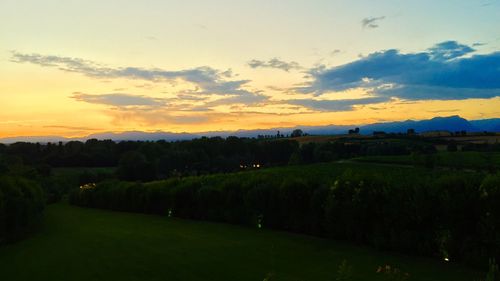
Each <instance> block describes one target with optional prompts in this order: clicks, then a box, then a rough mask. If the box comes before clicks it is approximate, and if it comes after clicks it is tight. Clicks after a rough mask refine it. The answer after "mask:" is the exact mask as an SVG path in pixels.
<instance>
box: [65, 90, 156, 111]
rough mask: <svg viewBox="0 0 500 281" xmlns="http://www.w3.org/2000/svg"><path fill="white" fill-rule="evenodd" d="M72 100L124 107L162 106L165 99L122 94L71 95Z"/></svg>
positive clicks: (77, 93)
mask: <svg viewBox="0 0 500 281" xmlns="http://www.w3.org/2000/svg"><path fill="white" fill-rule="evenodd" d="M72 98H73V99H75V100H77V101H83V102H87V103H94V104H104V105H111V106H117V107H125V106H164V105H165V104H166V100H165V99H159V98H152V97H147V96H142V95H131V94H122V93H111V94H98V95H91V94H85V93H79V92H76V93H73V96H72Z"/></svg>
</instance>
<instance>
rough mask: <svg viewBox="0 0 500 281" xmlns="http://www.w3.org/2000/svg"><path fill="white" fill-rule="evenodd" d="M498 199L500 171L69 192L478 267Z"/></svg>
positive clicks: (112, 185) (496, 252)
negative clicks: (436, 257) (496, 173)
mask: <svg viewBox="0 0 500 281" xmlns="http://www.w3.org/2000/svg"><path fill="white" fill-rule="evenodd" d="M382 175H383V176H382ZM499 200H500V175H487V174H483V173H475V172H474V173H462V174H457V173H454V172H452V171H430V170H424V169H413V170H411V169H404V168H401V169H395V168H390V169H389V168H387V167H378V168H375V167H370V166H368V165H367V166H364V165H360V164H357V165H351V164H344V165H340V164H316V165H308V166H296V167H287V168H275V169H269V170H262V171H255V172H245V173H235V174H226V175H212V176H199V177H186V178H174V179H169V180H165V181H157V182H151V183H139V182H136V183H133V182H124V181H105V182H102V183H99V184H97V185H94V184H88V185H83V186H82V187H81V188H80V189H79V190H77V191H75V192H73V193H72V194H71V196H70V201H71V203H73V204H76V205H80V206H87V207H98V208H105V209H112V210H119V211H131V212H143V213H153V214H160V215H166V216H176V217H180V218H188V219H197V220H209V221H216V222H227V223H233V224H244V225H251V226H256V227H266V228H272V229H279V230H287V231H293V232H299V233H307V234H312V235H317V236H323V237H330V238H333V239H340V240H351V241H354V242H358V243H362V244H368V245H371V246H373V247H376V248H378V249H383V250H394V251H400V252H403V253H406V254H417V255H426V256H439V257H440V258H443V259H446V260H450V259H451V260H456V261H461V262H465V263H469V264H477V265H484V264H487V261H488V258H491V257H497V258H499V257H500V237H498V233H500V232H499V231H500V229H499V228H500V206H499V205H498V204H497V203H498V202H499Z"/></svg>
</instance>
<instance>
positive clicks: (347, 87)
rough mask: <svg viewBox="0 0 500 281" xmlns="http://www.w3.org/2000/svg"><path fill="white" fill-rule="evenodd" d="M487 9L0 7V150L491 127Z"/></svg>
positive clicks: (297, 1) (494, 58) (315, 3)
mask: <svg viewBox="0 0 500 281" xmlns="http://www.w3.org/2000/svg"><path fill="white" fill-rule="evenodd" d="M499 27H500V0H475V1H471V0H443V1H435V0H433V1H430V0H419V1H409V0H408V1H405V0H377V1H373V0H349V1H348V0H275V1H272V0H251V1H250V0H248V1H247V0H240V1H234V0H232V1H230V0H212V1H205V0H163V1H159V0H158V1H155V0H143V1H132V0H116V1H114V0H99V1H97V0H85V1H72V0H64V1H63V0H60V1H56V0H44V1H38V0H36V1H35V0H32V1H26V0H1V1H0V104H1V107H0V108H1V110H0V137H10V136H49V135H58V136H65V137H81V136H86V135H89V134H92V133H97V132H105V131H106V132H108V131H112V132H122V131H135V130H140V131H147V132H153V131H169V132H205V131H218V130H238V129H257V128H276V127H293V126H297V125H299V126H300V125H304V126H305V125H328V124H338V125H347V124H367V123H374V122H385V121H397V120H407V119H415V120H419V119H428V118H432V117H435V116H450V115H460V116H462V117H464V118H467V119H486V118H497V117H500V28H499Z"/></svg>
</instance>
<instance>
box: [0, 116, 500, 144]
mask: <svg viewBox="0 0 500 281" xmlns="http://www.w3.org/2000/svg"><path fill="white" fill-rule="evenodd" d="M356 127H358V128H360V133H361V134H364V135H369V134H372V133H373V132H374V131H384V132H387V133H398V132H406V131H407V130H408V129H414V130H415V131H416V132H417V133H423V132H429V131H450V132H455V131H467V132H483V131H488V132H500V118H494V119H483V120H472V121H468V120H466V119H464V118H462V117H460V116H458V115H455V116H449V117H435V118H432V119H428V120H419V121H415V120H406V121H398V122H384V123H374V124H368V125H327V126H296V127H293V128H272V129H257V130H238V131H211V132H201V133H172V132H161V131H159V132H141V131H130V132H120V133H115V132H103V133H98V134H92V135H89V136H86V137H82V138H65V137H59V136H30V137H8V138H0V142H1V143H14V142H19V141H26V142H41V143H46V142H59V141H62V142H67V141H71V140H79V141H85V140H88V139H93V138H95V139H111V140H114V141H124V140H133V141H157V140H166V141H179V140H190V139H194V138H199V137H202V136H206V137H214V136H220V137H228V136H237V137H257V136H259V135H270V136H275V135H276V134H277V133H278V131H279V132H280V134H283V135H289V134H290V133H291V132H292V131H293V130H294V129H299V128H300V129H301V130H302V131H304V132H305V133H308V134H310V135H338V134H346V133H347V131H348V130H349V129H353V128H356Z"/></svg>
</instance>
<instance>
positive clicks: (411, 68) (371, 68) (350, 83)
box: [298, 41, 500, 100]
mask: <svg viewBox="0 0 500 281" xmlns="http://www.w3.org/2000/svg"><path fill="white" fill-rule="evenodd" d="M473 51H474V49H472V48H471V47H469V46H467V45H463V44H459V43H457V42H455V41H447V42H443V43H439V44H437V45H435V46H433V47H432V48H430V49H428V50H426V51H424V52H419V53H407V54H404V53H401V52H399V51H398V50H395V49H392V50H387V51H382V52H376V53H372V54H370V55H368V56H366V57H363V58H360V59H359V60H356V61H353V62H351V63H347V64H344V65H340V66H336V67H333V68H318V69H313V70H311V71H310V75H311V77H312V79H313V80H312V82H311V83H310V84H309V85H307V86H305V87H301V88H299V89H298V90H299V91H300V92H305V93H315V94H316V95H321V94H323V93H325V92H335V91H342V90H347V89H354V88H365V89H369V90H370V91H371V92H372V94H373V95H375V96H383V97H398V98H402V99H406V100H426V99H434V100H452V99H468V98H491V97H496V96H499V95H500V79H499V77H500V52H494V53H490V54H481V55H478V54H473Z"/></svg>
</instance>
